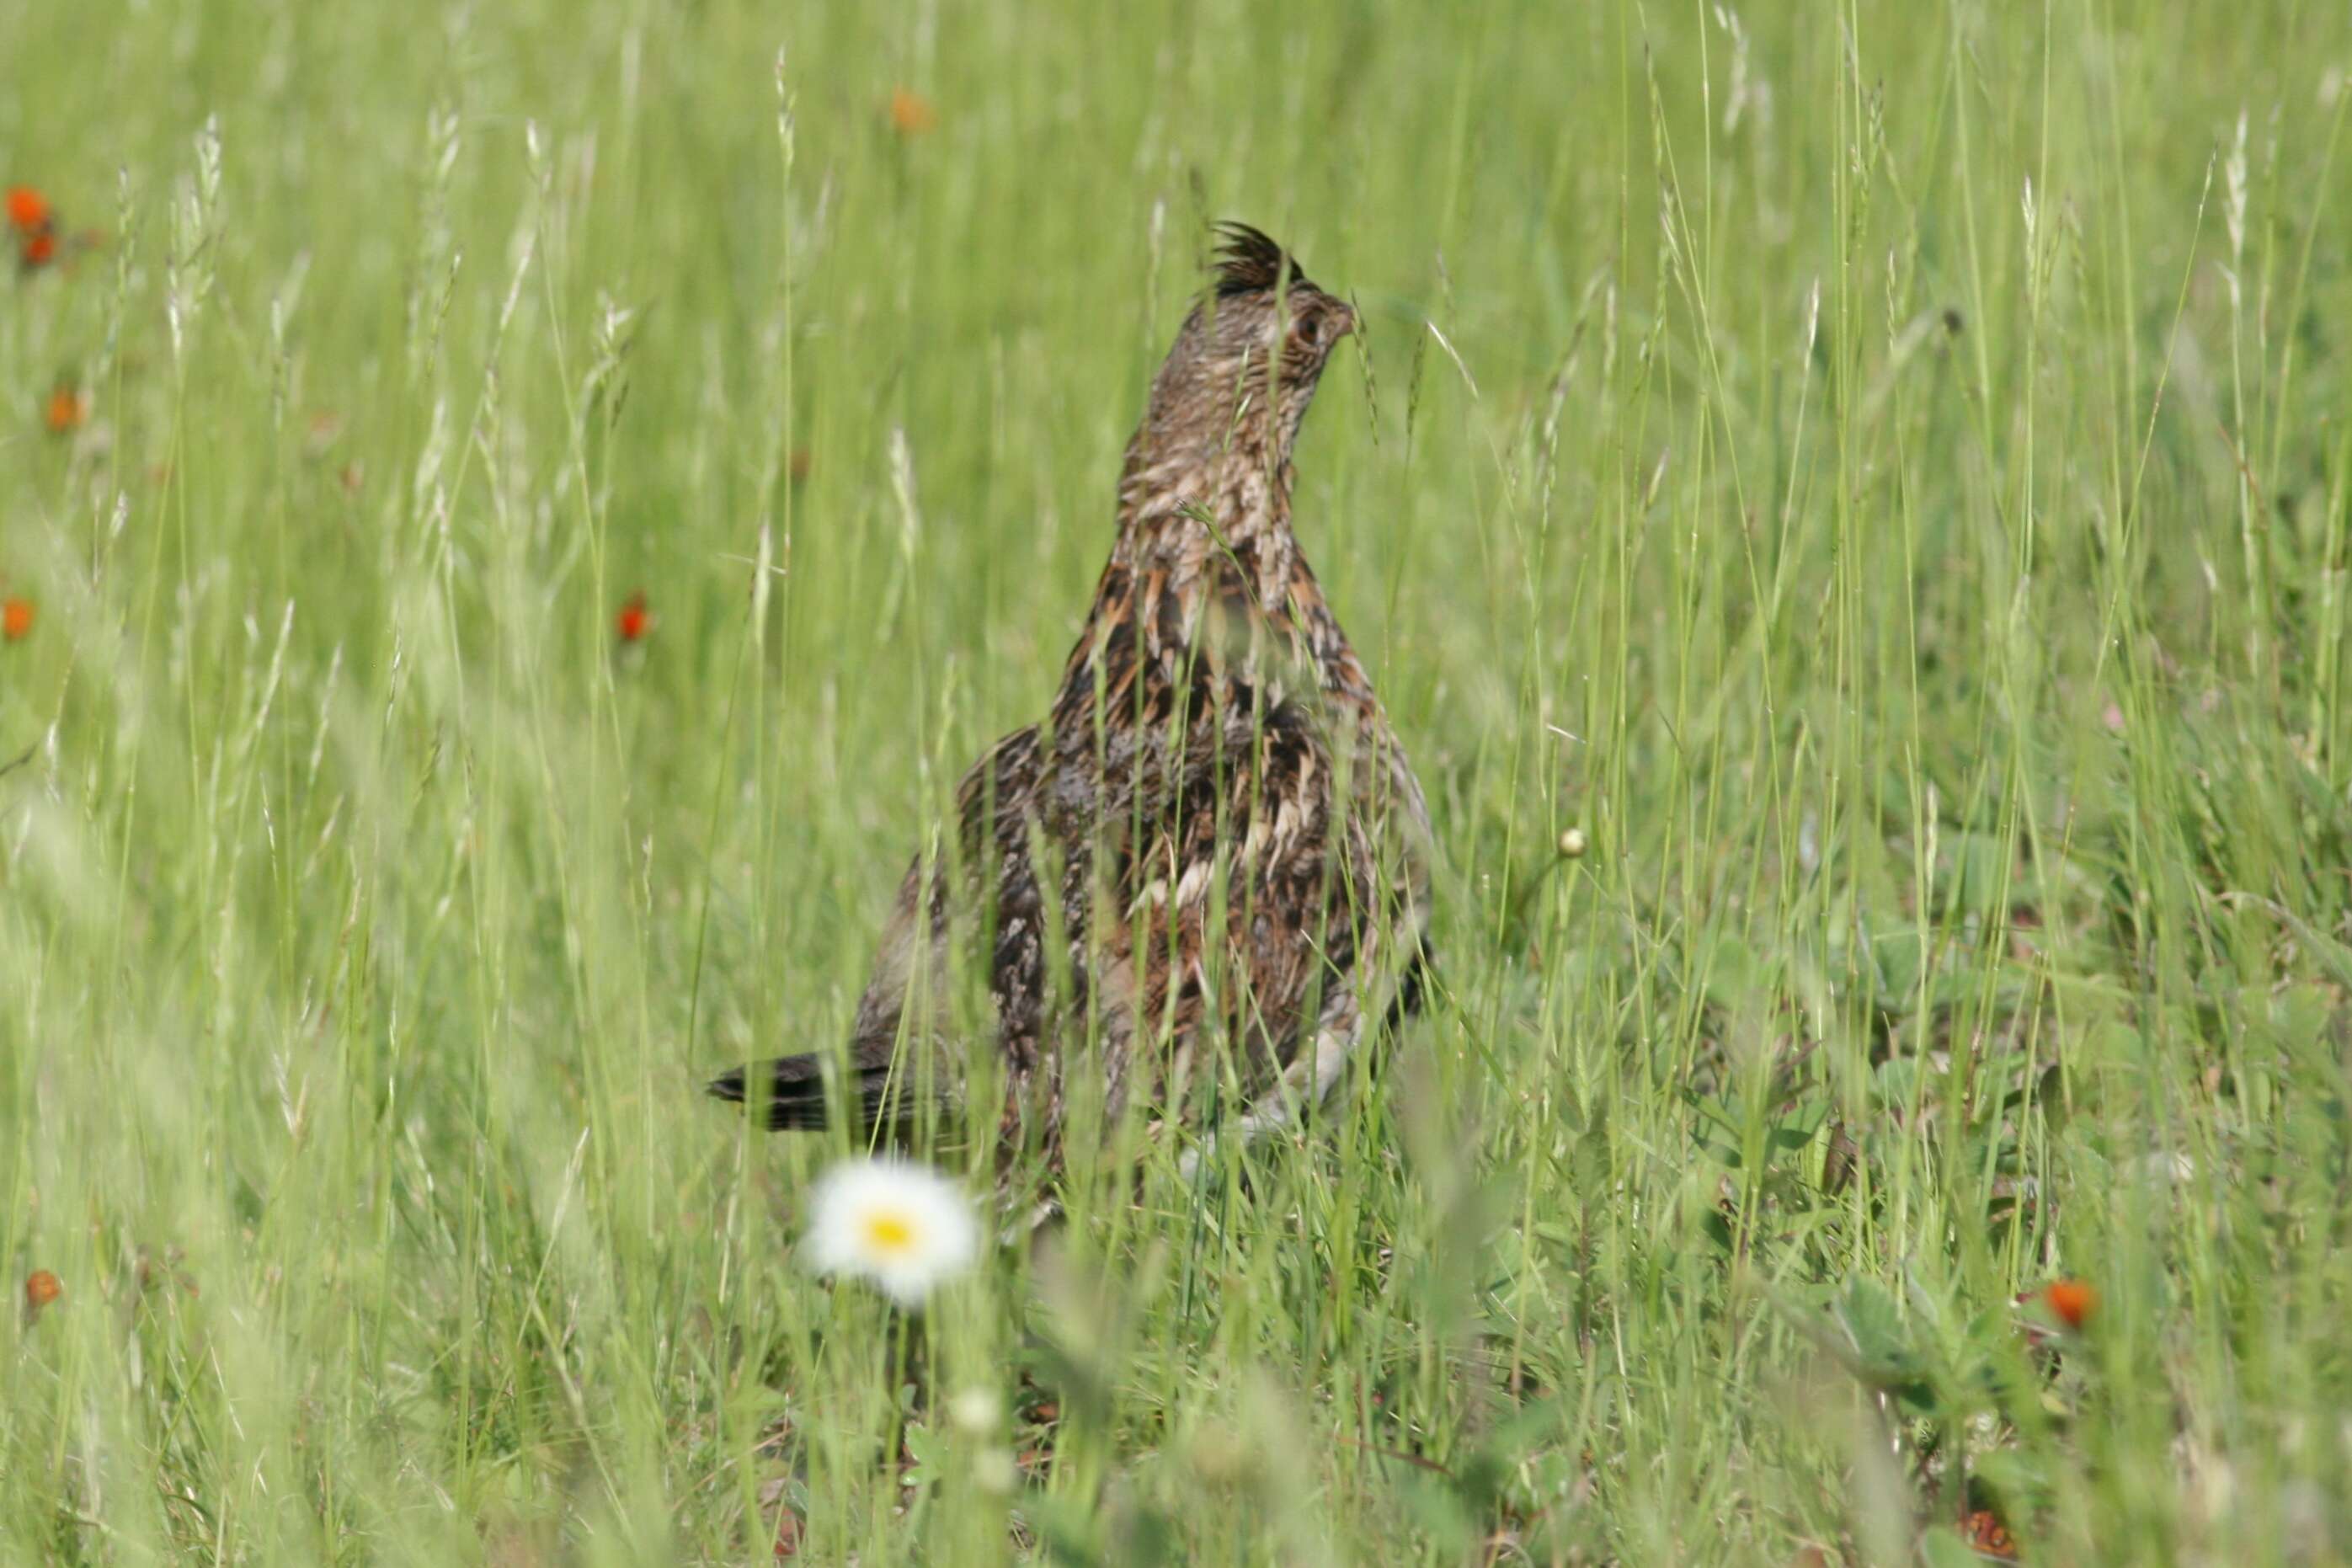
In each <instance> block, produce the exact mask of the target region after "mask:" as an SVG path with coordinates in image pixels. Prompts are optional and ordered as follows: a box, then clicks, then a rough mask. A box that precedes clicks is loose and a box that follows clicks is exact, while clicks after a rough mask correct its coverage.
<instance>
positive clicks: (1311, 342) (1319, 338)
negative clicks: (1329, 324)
mask: <svg viewBox="0 0 2352 1568" xmlns="http://www.w3.org/2000/svg"><path fill="white" fill-rule="evenodd" d="M1293 330H1294V331H1297V334H1298V341H1299V342H1302V343H1305V344H1306V345H1307V347H1308V348H1310V349H1315V348H1321V347H1322V346H1323V318H1322V317H1320V316H1301V317H1299V318H1298V325H1297V327H1296V328H1294V329H1293Z"/></svg>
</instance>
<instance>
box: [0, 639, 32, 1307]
mask: <svg viewBox="0 0 2352 1568" xmlns="http://www.w3.org/2000/svg"><path fill="white" fill-rule="evenodd" d="M33 615H34V611H33V601H32V600H30V599H9V600H5V601H0V637H6V638H7V639H8V640H9V641H10V642H21V641H23V640H24V639H25V638H26V637H30V636H31V635H32V632H33ZM34 1278H35V1279H39V1278H40V1276H39V1275H35V1276H34ZM26 1289H28V1290H29V1289H32V1287H31V1286H29V1285H28V1286H26Z"/></svg>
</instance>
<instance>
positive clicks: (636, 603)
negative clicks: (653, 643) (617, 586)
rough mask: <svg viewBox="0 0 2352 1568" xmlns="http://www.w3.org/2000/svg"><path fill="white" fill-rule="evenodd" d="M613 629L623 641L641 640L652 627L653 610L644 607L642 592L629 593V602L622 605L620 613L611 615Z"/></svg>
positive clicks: (644, 599)
mask: <svg viewBox="0 0 2352 1568" xmlns="http://www.w3.org/2000/svg"><path fill="white" fill-rule="evenodd" d="M613 629H614V631H616V632H618V633H619V634H620V635H621V640H622V641H623V642H639V641H642V640H643V639H644V637H645V635H646V633H647V632H649V631H651V630H653V629H654V616H653V612H652V611H651V610H648V609H646V596H645V595H643V594H632V595H629V602H628V603H627V604H625V605H622V606H621V613H620V614H619V615H617V616H614V617H613Z"/></svg>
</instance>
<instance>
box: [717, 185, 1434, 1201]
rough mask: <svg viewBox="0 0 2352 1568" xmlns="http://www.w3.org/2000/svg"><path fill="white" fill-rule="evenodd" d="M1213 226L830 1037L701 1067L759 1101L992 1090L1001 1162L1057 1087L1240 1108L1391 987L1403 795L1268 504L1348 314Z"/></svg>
mask: <svg viewBox="0 0 2352 1568" xmlns="http://www.w3.org/2000/svg"><path fill="white" fill-rule="evenodd" d="M1219 237H1220V240H1221V244H1220V247H1219V249H1218V254H1217V258H1216V267H1215V272H1214V278H1213V286H1212V287H1211V288H1210V289H1207V290H1205V291H1204V292H1203V295H1202V298H1201V300H1199V302H1198V303H1197V304H1196V305H1195V307H1194V308H1193V310H1192V313H1191V314H1190V315H1189V316H1188V317H1186V319H1185V321H1184V325H1183V328H1182V330H1181V331H1179V332H1178V333H1177V336H1176V342H1175V346H1174V347H1173V348H1172V349H1171V351H1170V353H1169V355H1168V359H1167V362H1166V363H1164V364H1163V365H1162V366H1161V367H1160V373H1159V374H1158V376H1157V377H1156V378H1155V379H1154V381H1153V383H1152V386H1151V400H1150V406H1149V407H1148V408H1147V409H1146V410H1145V412H1144V416H1143V421H1142V424H1141V425H1140V426H1139V427H1138V428H1137V430H1136V433H1135V437H1134V438H1133V439H1132V440H1131V441H1129V443H1128V447H1127V462H1126V468H1125V469H1124V471H1123V472H1122V474H1121V475H1120V479H1119V487H1118V538H1117V539H1116V540H1115V541H1114V542H1113V543H1112V546H1111V552H1110V562H1109V564H1108V565H1107V566H1106V567H1105V568H1104V569H1103V574H1102V581H1101V584H1100V585H1099V586H1098V587H1097V590H1096V593H1095V600H1094V607H1093V608H1092V610H1090V611H1089V612H1088V614H1087V621H1086V627H1085V629H1084V630H1083V631H1082V632H1081V633H1080V634H1079V636H1078V640H1077V646H1076V647H1075V648H1074V649H1072V650H1071V653H1070V657H1069V662H1068V664H1067V666H1066V668H1065V669H1064V671H1063V675H1062V680H1061V685H1060V689H1059V691H1058V693H1057V694H1056V695H1055V699H1054V704H1053V709H1052V711H1051V712H1050V713H1049V714H1048V715H1047V717H1046V718H1045V721H1043V722H1042V723H1038V724H1033V725H1031V726H1029V727H1028V728H1026V729H1023V730H1019V731H1014V732H1013V733H1012V734H1010V735H1007V736H1006V737H1004V739H1003V740H1002V741H1000V742H997V743H996V745H995V746H994V747H993V748H992V749H991V750H990V751H989V752H988V753H987V754H986V755H985V756H983V757H982V758H981V760H980V761H979V762H978V763H976V764H975V765H974V766H973V767H972V769H971V772H970V773H967V774H965V775H964V778H963V780H962V782H961V785H960V786H959V788H958V790H957V804H958V813H957V821H956V824H955V827H956V834H955V841H954V842H953V843H951V844H948V845H946V846H944V847H943V848H942V851H941V852H940V854H939V855H937V856H933V857H918V858H917V861H916V863H915V865H914V866H913V867H912V868H909V869H908V873H907V877H906V880H905V881H904V882H903V883H902V884H901V885H900V887H899V889H898V901H897V903H896V905H895V907H894V908H893V909H892V910H891V913H890V918H889V921H888V923H887V926H886V928H885V930H884V931H883V935H882V942H881V950H880V952H879V953H878V954H877V958H876V960H875V963H874V969H873V975H872V978H871V980H870V982H869V983H868V984H867V985H866V993H865V995H864V997H863V999H862V1000H861V1001H860V1002H859V1004H858V1007H857V1017H856V1025H855V1026H854V1027H853V1029H852V1030H851V1033H850V1037H849V1041H848V1045H847V1047H846V1049H845V1050H844V1051H838V1052H836V1051H816V1052H811V1053H809V1054H807V1055H803V1056H793V1057H785V1058H782V1059H780V1060H776V1061H772V1062H769V1063H766V1064H762V1065H757V1066H754V1067H752V1068H750V1069H748V1074H747V1071H746V1070H745V1069H738V1070H736V1071H733V1072H730V1073H728V1074H726V1075H725V1076H724V1077H722V1078H720V1079H718V1080H716V1081H715V1082H714V1083H713V1084H712V1085H711V1092H713V1093H714V1094H717V1095H719V1097H721V1098H722V1099H726V1100H744V1099H746V1098H747V1097H748V1098H749V1099H751V1101H752V1103H753V1105H754V1106H755V1107H756V1108H757V1110H759V1111H760V1113H761V1115H763V1116H764V1118H765V1120H766V1122H767V1125H768V1126H770V1127H772V1128H819V1127H824V1126H825V1125H827V1124H828V1123H829V1122H831V1121H834V1120H835V1118H839V1117H842V1116H845V1115H846V1116H849V1117H853V1118H855V1119H856V1124H857V1126H858V1128H859V1130H860V1131H861V1132H863V1133H866V1134H869V1135H870V1134H873V1133H876V1132H884V1133H894V1134H903V1133H906V1132H908V1131H911V1130H912V1129H913V1128H914V1127H915V1126H917V1125H919V1124H921V1123H924V1122H927V1121H930V1120H931V1119H932V1117H933V1116H934V1114H935V1113H945V1114H948V1115H951V1116H960V1117H961V1119H962V1121H964V1122H965V1123H966V1124H968V1125H969V1124H971V1123H975V1122H979V1119H980V1118H982V1117H986V1116H990V1115H993V1116H995V1117H996V1118H997V1133H998V1139H999V1149H1000V1155H999V1159H1000V1169H1001V1170H1004V1171H1006V1173H1008V1174H1009V1173H1010V1171H1009V1168H1010V1166H1011V1165H1012V1164H1013V1162H1014V1161H1016V1160H1017V1159H1018V1157H1019V1156H1020V1154H1021V1153H1022V1152H1023V1151H1024V1150H1031V1151H1036V1152H1041V1153H1042V1154H1044V1155H1045V1159H1046V1163H1047V1165H1048V1166H1049V1167H1052V1166H1058V1165H1059V1163H1060V1159H1061V1155H1062V1152H1063V1134H1064V1131H1065V1121H1066V1111H1067V1110H1069V1109H1070V1108H1071V1107H1072V1106H1073V1105H1075V1104H1076V1102H1077V1100H1078V1097H1079V1096H1080V1095H1081V1094H1082V1093H1083V1094H1090V1095H1092V1096H1094V1097H1096V1100H1095V1103H1097V1104H1098V1105H1099V1107H1100V1109H1101V1111H1102V1113H1103V1119H1104V1120H1103V1122H1102V1125H1105V1126H1108V1125H1110V1124H1111V1123H1112V1122H1114V1121H1116V1119H1118V1117H1120V1116H1121V1115H1122V1114H1124V1113H1128V1112H1129V1111H1132V1112H1133V1113H1135V1114H1138V1115H1140V1116H1142V1117H1144V1118H1146V1119H1147V1120H1148V1121H1149V1122H1150V1123H1152V1124H1154V1125H1155V1126H1156V1127H1160V1128H1164V1127H1165V1126H1166V1125H1168V1124H1170V1123H1171V1122H1172V1123H1174V1124H1177V1125H1181V1126H1189V1127H1194V1128H1198V1129H1200V1130H1201V1131H1213V1125H1215V1124H1221V1123H1223V1121H1224V1118H1223V1115H1222V1114H1221V1112H1222V1111H1223V1110H1238V1112H1239V1131H1241V1132H1242V1133H1243V1135H1244V1136H1252V1135H1255V1134H1257V1133H1259V1132H1262V1131H1265V1130H1266V1129H1268V1128H1271V1127H1275V1126H1278V1125H1281V1124H1282V1123H1284V1122H1285V1121H1287V1120H1288V1119H1290V1118H1291V1117H1293V1116H1295V1115H1297V1113H1299V1112H1300V1111H1301V1110H1303V1109H1305V1108H1306V1107H1307V1106H1310V1105H1312V1104H1313V1103H1315V1102H1316V1101H1318V1100H1320V1099H1321V1098H1322V1097H1323V1096H1324V1095H1325V1094H1326V1093H1327V1092H1328V1090H1329V1089H1331V1087H1332V1085H1333V1084H1334V1083H1335V1082H1337V1081H1338V1080H1339V1078H1340V1077H1341V1075H1342V1073H1343V1072H1344V1070H1345V1068H1346V1067H1347V1063H1348V1060H1349V1054H1350V1052H1351V1051H1353V1050H1354V1048H1355V1047H1356V1046H1357V1044H1358V1043H1359V1041H1360V1040H1362V1039H1363V1038H1364V1037H1365V1036H1366V1034H1367V1031H1368V1030H1370V1029H1377V1028H1379V1027H1381V1026H1382V1025H1383V1022H1384V1021H1388V1020H1391V1019H1392V1018H1393V1017H1394V1016H1396V1015H1398V1014H1401V1013H1402V1012H1404V1011H1407V1010H1409V1009H1410V1008H1411V1007H1412V1005H1414V1003H1415V1002H1416V1000H1417V998H1418V994H1419V991H1420V984H1421V979H1422V968H1421V965H1422V962H1423V928H1424V925H1425V922H1426V919H1427V911H1428V889H1429V853H1428V850H1429V816H1428V808H1427V806H1426V805H1425V804H1424V802H1423V796H1422V791H1421V785H1420V784H1419V783H1418V782H1417V781H1416V780H1415V779H1414V777H1413V775H1412V768H1411V767H1410V766H1409V765H1408V764H1407V763H1406V761H1405V754H1404V750H1403V748H1402V746H1401V745H1400V744H1399V743H1398V742H1397V738H1396V735H1395V733H1394V731H1391V728H1390V726H1389V721H1388V716H1387V715H1386V713H1384V712H1383V711H1382V710H1381V704H1380V700H1379V699H1378V698H1377V697H1375V696H1374V695H1373V692H1372V684H1371V681H1370V679H1369V678H1368V677H1367V676H1366V674H1365V673H1364V667H1363V664H1362V663H1361V661H1360V660H1359V659H1358V658H1357V657H1356V653H1355V650H1354V649H1353V648H1351V647H1349V644H1348V638H1347V636H1346V634H1344V633H1343V632H1342V631H1341V630H1340V629H1339V621H1338V619H1337V618H1335V617H1334V616H1333V615H1332V613H1331V609H1330V606H1329V605H1327V604H1326V603H1325V602H1324V598H1323V593H1322V590H1321V588H1320V587H1318V585H1317V583H1316V580H1315V574H1314V573H1313V572H1312V571H1310V570H1309V569H1308V567H1307V558H1306V556H1305V555H1304V554H1303V553H1301V552H1300V550H1299V547H1298V541H1297V538H1296V537H1294V536H1293V534H1292V532H1291V525H1290V500H1291V479H1292V468H1291V448H1292V445H1293V443H1294V441H1295V440H1296V438H1297V434H1298V426H1299V422H1300V420H1301V419H1302V418H1304V417H1305V416H1306V413H1307V405H1308V404H1309V403H1310V402H1311V401H1312V400H1313V398H1314V396H1315V388H1316V384H1317V383H1318V381H1319V380H1320V379H1321V376H1322V374H1323V367H1324V365H1325V363H1326V362H1327V361H1328V359H1329V357H1330V354H1331V352H1332V350H1333V348H1334V347H1335V346H1336V345H1337V344H1338V342H1339V340H1340V339H1341V338H1343V337H1345V336H1347V335H1348V333H1349V332H1350V331H1353V330H1354V328H1355V324H1356V318H1355V312H1354V311H1353V310H1351V309H1350V308H1349V306H1348V305H1347V304H1346V303H1345V302H1344V301H1342V300H1339V299H1338V298H1336V297H1334V296H1332V295H1330V294H1328V293H1326V292H1324V291H1323V290H1322V289H1318V288H1317V287H1316V286H1315V284H1313V283H1312V282H1310V281H1309V280H1308V279H1307V277H1306V275H1305V273H1304V272H1303V271H1302V270H1301V269H1300V268H1298V266H1297V263H1296V262H1295V261H1294V260H1293V259H1292V258H1290V257H1288V256H1287V255H1286V254H1285V253H1284V251H1283V250H1282V248H1281V247H1279V246H1277V245H1276V243H1275V242H1274V241H1272V240H1270V239H1268V238H1267V237H1265V235H1263V234H1261V233H1259V232H1257V231H1256V230H1255V229H1253V228H1249V227H1246V226H1241V225H1238V224H1231V225H1223V226H1221V227H1220V230H1219ZM960 976H969V977H970V980H971V990H970V991H969V992H967V993H966V994H967V995H969V996H971V997H972V998H974V1000H975V1005H969V1006H965V1007H963V1008H961V1009H959V1008H958V1006H957V1005H955V1001H954V997H955V995H956V994H957V985H958V984H959V977H960ZM981 998H984V1000H980V999H981ZM983 1086H984V1087H983ZM1000 1090H1001V1099H999V1092H1000ZM975 1096H978V1097H979V1098H981V1099H982V1100H984V1101H987V1103H973V1100H974V1097H975ZM1139 1096H1140V1097H1141V1098H1140V1099H1138V1097H1139ZM1089 1120H1091V1118H1089ZM979 1124H980V1125H985V1123H984V1122H979ZM1194 1154H1197V1150H1195V1151H1194ZM1190 1158H1191V1156H1188V1163H1189V1159H1190Z"/></svg>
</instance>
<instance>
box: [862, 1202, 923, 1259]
mask: <svg viewBox="0 0 2352 1568" xmlns="http://www.w3.org/2000/svg"><path fill="white" fill-rule="evenodd" d="M866 1244H867V1245H868V1246H870V1247H873V1248H874V1250H875V1251H877V1252H904V1251H906V1250H907V1249H908V1247H912V1246H914V1245H915V1226H914V1225H913V1223H912V1222H911V1221H909V1220H908V1218H907V1216H906V1215H902V1214H893V1213H891V1212H890V1211H889V1210H887V1209H884V1210H881V1211H880V1212H878V1213H875V1214H870V1215H866Z"/></svg>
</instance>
